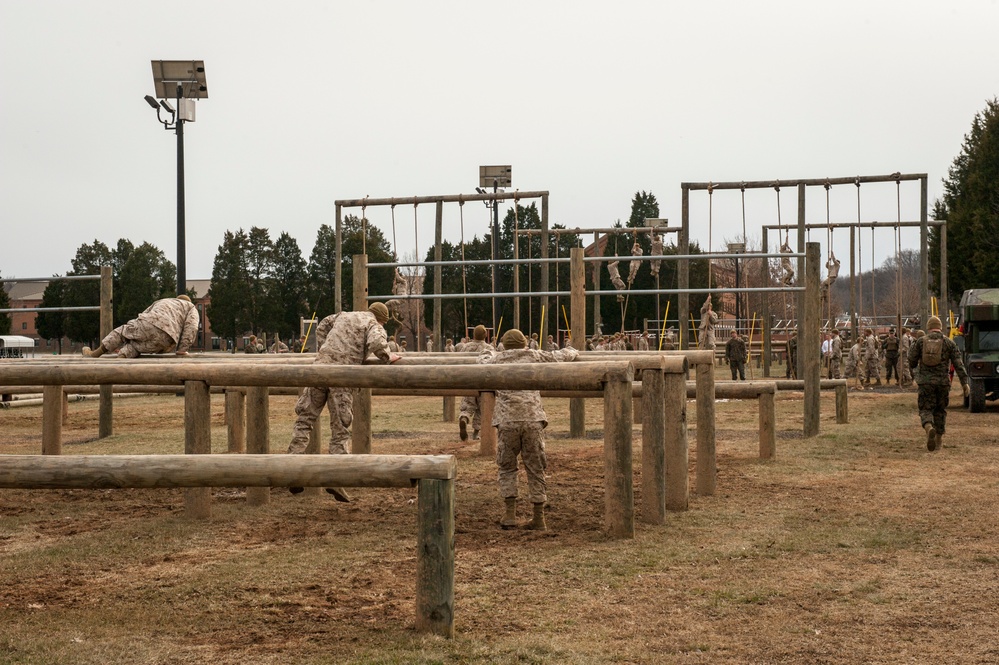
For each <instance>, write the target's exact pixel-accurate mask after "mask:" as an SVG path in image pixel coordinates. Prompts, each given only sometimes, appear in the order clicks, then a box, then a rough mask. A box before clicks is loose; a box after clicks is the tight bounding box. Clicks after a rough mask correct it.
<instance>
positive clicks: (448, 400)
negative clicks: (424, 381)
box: [444, 395, 455, 423]
mask: <svg viewBox="0 0 999 665" xmlns="http://www.w3.org/2000/svg"><path fill="white" fill-rule="evenodd" d="M454 414H455V398H454V396H453V395H448V396H445V397H444V422H446V423H453V422H454V421H455V415H454Z"/></svg>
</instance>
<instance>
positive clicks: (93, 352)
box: [82, 344, 107, 358]
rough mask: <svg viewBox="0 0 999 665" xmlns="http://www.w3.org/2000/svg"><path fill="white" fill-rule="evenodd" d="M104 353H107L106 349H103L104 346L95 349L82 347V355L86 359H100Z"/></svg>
mask: <svg viewBox="0 0 999 665" xmlns="http://www.w3.org/2000/svg"><path fill="white" fill-rule="evenodd" d="M105 351H107V349H105V348H104V345H103V344H101V345H100V346H98V347H97V348H96V349H91V348H90V347H89V346H85V347H83V351H82V353H83V355H84V357H86V358H100V357H101V356H103V355H104V352H105Z"/></svg>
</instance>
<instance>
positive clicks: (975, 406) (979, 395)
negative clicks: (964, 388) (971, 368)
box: [968, 379, 985, 413]
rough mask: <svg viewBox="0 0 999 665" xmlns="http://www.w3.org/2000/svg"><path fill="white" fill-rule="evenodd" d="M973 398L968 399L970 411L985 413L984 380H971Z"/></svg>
mask: <svg viewBox="0 0 999 665" xmlns="http://www.w3.org/2000/svg"><path fill="white" fill-rule="evenodd" d="M970 383H971V397H970V398H968V409H969V410H970V411H971V412H972V413H981V412H983V411H985V381H984V380H982V379H971V380H970Z"/></svg>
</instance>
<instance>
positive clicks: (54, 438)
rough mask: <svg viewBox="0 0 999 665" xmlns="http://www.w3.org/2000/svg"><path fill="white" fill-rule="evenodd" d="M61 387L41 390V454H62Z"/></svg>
mask: <svg viewBox="0 0 999 665" xmlns="http://www.w3.org/2000/svg"><path fill="white" fill-rule="evenodd" d="M63 395H64V394H63V391H62V386H45V387H44V388H42V454H43V455H61V454H62V400H63V399H64V396H63Z"/></svg>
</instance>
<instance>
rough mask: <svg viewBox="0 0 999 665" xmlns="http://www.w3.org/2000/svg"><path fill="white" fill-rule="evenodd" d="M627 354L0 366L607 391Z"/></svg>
mask: <svg viewBox="0 0 999 665" xmlns="http://www.w3.org/2000/svg"><path fill="white" fill-rule="evenodd" d="M633 378H634V368H633V367H632V365H631V364H630V363H628V362H627V361H616V362H610V361H608V362H591V363H580V364H576V363H544V364H533V363H532V364H504V365H457V366H452V367H405V366H398V365H391V366H389V365H378V366H357V365H328V364H324V363H315V364H311V365H305V366H301V365H251V364H240V365H237V364H226V365H220V364H219V365H212V364H199V363H166V364H153V365H149V366H136V365H132V364H121V363H116V362H114V361H109V362H103V363H101V362H96V363H67V364H51V365H47V366H39V365H6V364H5V365H3V366H0V385H19V384H25V385H36V384H38V385H67V386H72V385H89V384H120V385H123V384H157V385H164V386H167V385H177V386H179V385H180V384H182V383H183V382H185V381H204V382H206V383H208V384H210V385H216V386H219V385H224V386H342V387H347V388H413V389H421V388H422V389H426V388H438V387H442V386H447V387H448V388H466V389H478V390H540V389H543V388H560V389H563V390H602V389H603V386H604V383H606V382H608V381H623V380H627V381H631V380H632V379H633Z"/></svg>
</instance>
